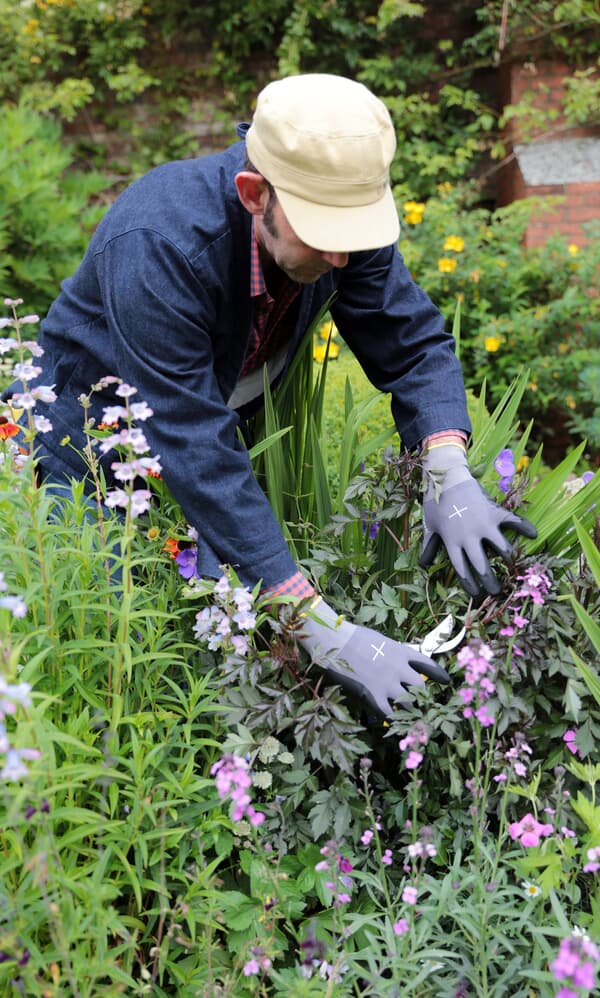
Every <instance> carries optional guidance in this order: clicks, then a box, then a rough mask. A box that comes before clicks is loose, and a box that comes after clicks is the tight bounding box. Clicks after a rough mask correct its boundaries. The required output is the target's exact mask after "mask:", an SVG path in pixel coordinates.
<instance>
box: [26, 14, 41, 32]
mask: <svg viewBox="0 0 600 998" xmlns="http://www.w3.org/2000/svg"><path fill="white" fill-rule="evenodd" d="M39 26H40V22H39V21H38V19H37V17H30V18H29V20H28V22H27V24H26V25H25V27H24V28H23V31H24V32H25V34H26V35H34V34H35V33H36V31H37V29H38V28H39Z"/></svg>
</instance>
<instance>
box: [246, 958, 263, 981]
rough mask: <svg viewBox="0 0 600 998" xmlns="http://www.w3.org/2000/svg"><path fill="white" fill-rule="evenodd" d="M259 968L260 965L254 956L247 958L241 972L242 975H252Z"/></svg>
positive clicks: (256, 972)
mask: <svg viewBox="0 0 600 998" xmlns="http://www.w3.org/2000/svg"><path fill="white" fill-rule="evenodd" d="M259 970H260V967H259V965H258V960H255V959H254V957H252V959H251V960H248V962H247V963H245V964H244V969H243V971H242V973H243V975H244V977H252V975H253V974H258V972H259Z"/></svg>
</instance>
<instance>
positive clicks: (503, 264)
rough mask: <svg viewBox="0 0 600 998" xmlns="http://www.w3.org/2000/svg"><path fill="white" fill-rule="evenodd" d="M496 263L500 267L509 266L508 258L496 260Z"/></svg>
mask: <svg viewBox="0 0 600 998" xmlns="http://www.w3.org/2000/svg"><path fill="white" fill-rule="evenodd" d="M496 263H497V264H498V266H499V267H502V268H504V267H508V264H507V262H506V260H496Z"/></svg>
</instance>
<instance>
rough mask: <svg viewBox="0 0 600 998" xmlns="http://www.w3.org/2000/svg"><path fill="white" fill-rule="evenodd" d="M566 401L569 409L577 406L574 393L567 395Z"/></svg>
mask: <svg viewBox="0 0 600 998" xmlns="http://www.w3.org/2000/svg"><path fill="white" fill-rule="evenodd" d="M565 402H566V403H567V405H568V407H569V409H576V408H577V402H576V401H575V399H574V398H573V396H572V395H567V397H566V399H565Z"/></svg>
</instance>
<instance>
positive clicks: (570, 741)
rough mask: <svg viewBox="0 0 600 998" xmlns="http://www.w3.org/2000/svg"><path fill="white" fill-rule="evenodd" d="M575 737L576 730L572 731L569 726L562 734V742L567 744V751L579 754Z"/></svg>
mask: <svg viewBox="0 0 600 998" xmlns="http://www.w3.org/2000/svg"><path fill="white" fill-rule="evenodd" d="M576 739H577V732H576V731H574V730H573V729H572V728H569V730H568V731H565V733H564V735H563V742H564V743H565V745H566V746H567V748H568V750H569V752H571V753H572V754H573V755H579V756H581V751H580V750H579V746H578V745H577V741H576Z"/></svg>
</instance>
